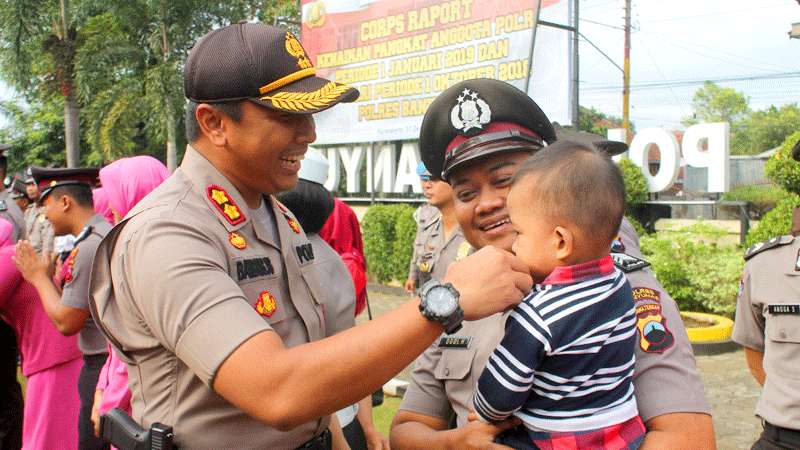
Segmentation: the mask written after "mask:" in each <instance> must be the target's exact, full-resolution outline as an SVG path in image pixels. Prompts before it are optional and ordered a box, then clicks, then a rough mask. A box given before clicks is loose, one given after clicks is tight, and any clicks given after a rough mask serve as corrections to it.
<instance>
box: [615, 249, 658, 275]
mask: <svg viewBox="0 0 800 450" xmlns="http://www.w3.org/2000/svg"><path fill="white" fill-rule="evenodd" d="M611 259H613V260H614V265H615V266H617V268H618V269H619V270H621V271H623V272H625V273H631V272H636V271H637V270H642V269H644V268H645V267H647V266H649V265H650V263H649V262H647V261H645V260H643V259H641V258H637V257H635V256H631V255H627V254H625V253H615V252H612V253H611Z"/></svg>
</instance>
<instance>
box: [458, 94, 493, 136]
mask: <svg viewBox="0 0 800 450" xmlns="http://www.w3.org/2000/svg"><path fill="white" fill-rule="evenodd" d="M491 121H492V110H491V108H489V105H488V104H487V103H486V102H485V101H483V99H482V98H480V97H479V96H478V93H477V92H475V91H471V90H469V89H467V88H464V90H463V91H461V95H459V96H458V99H457V103H456V105H455V106H453V109H451V110H450V123H452V124H453V127H454V128H455V129H456V130H458V131H459V132H461V133H462V134H465V135H467V136H472V135H475V134H477V133H478V132H480V131H481V130H482V129H483V126H484V125H486V124H487V123H489V122H491Z"/></svg>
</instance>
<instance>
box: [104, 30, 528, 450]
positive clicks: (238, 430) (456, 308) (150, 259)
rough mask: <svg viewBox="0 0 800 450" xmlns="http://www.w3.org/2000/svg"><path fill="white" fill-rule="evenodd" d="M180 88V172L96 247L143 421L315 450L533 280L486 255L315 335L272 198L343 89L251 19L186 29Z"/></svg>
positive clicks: (304, 268)
mask: <svg viewBox="0 0 800 450" xmlns="http://www.w3.org/2000/svg"><path fill="white" fill-rule="evenodd" d="M184 90H185V94H186V97H187V98H188V100H189V103H188V105H187V109H186V131H187V140H188V142H189V145H188V146H187V149H186V153H185V155H184V158H183V161H182V162H181V166H180V168H179V169H178V170H176V171H175V173H173V175H172V176H171V177H170V178H168V179H167V180H166V181H165V182H164V183H163V184H162V185H161V186H159V187H158V188H157V189H156V190H155V191H153V192H152V193H151V194H150V195H149V196H147V197H146V198H145V199H143V200H142V201H141V202H139V203H138V204H137V205H136V207H134V209H132V210H131V211H130V212H129V213H128V214H127V216H126V219H125V220H123V221H122V222H120V223H119V224H117V225H116V226H115V228H114V229H113V230H112V232H111V233H109V235H108V236H107V237H106V238H105V239H104V240H103V242H102V243H101V244H100V247H99V248H98V251H97V253H96V255H95V261H94V267H93V273H92V283H91V296H92V299H91V302H92V313H93V315H94V317H95V319H97V321H98V323H99V324H100V325H101V327H102V329H103V332H104V333H105V334H106V335H107V336H108V337H109V340H110V341H111V343H112V345H113V346H114V349H115V351H117V352H118V353H119V355H120V359H122V360H123V361H125V362H126V363H127V364H128V368H129V370H128V372H129V378H130V380H129V383H130V386H131V392H132V399H131V403H132V410H133V413H134V417H133V419H134V420H135V421H136V422H137V423H138V424H139V425H141V426H142V427H145V428H147V427H150V426H151V425H152V424H153V423H154V422H161V423H164V424H166V425H171V426H173V427H174V432H175V439H174V442H175V444H176V445H178V446H179V447H183V448H242V449H245V448H276V449H278V448H280V449H292V448H299V447H302V448H305V449H327V448H330V432H329V430H328V424H329V416H330V414H332V413H333V412H334V411H336V410H338V409H340V408H343V407H345V406H347V405H350V404H353V403H355V402H357V401H359V400H361V399H363V398H365V397H367V396H368V395H370V394H371V393H372V392H374V391H375V390H376V389H378V388H379V387H380V386H382V385H383V383H384V382H386V381H387V380H388V379H389V378H391V377H392V376H394V375H395V374H397V373H398V372H399V371H400V370H402V369H403V368H404V367H405V366H406V365H407V364H408V363H410V362H411V361H412V360H413V359H414V358H415V357H416V356H417V355H418V354H419V353H421V352H422V351H423V350H425V348H427V347H428V346H429V345H430V344H431V343H432V342H433V340H434V339H436V337H437V336H439V335H440V334H441V333H442V331H443V330H445V329H447V330H449V331H453V330H455V329H457V328H458V327H459V326H460V324H461V321H462V318H466V319H467V320H474V319H479V318H482V317H485V316H487V315H491V314H494V313H495V312H497V311H502V310H505V309H507V308H509V307H510V306H511V305H514V304H516V303H518V302H519V301H520V299H521V298H522V295H523V292H525V291H527V290H528V289H530V287H531V284H532V280H531V278H530V276H529V275H528V274H526V273H522V272H524V270H521V269H522V267H521V266H522V264H521V261H519V260H518V259H516V258H515V257H514V256H513V255H511V254H510V253H507V252H502V251H500V250H497V249H485V250H484V251H481V252H477V253H475V254H474V255H471V256H469V257H468V258H465V259H464V260H463V261H461V262H458V263H454V264H452V265H451V267H450V269H449V270H448V272H447V275H446V276H445V278H444V280H442V281H443V282H444V283H447V284H442V285H440V286H439V287H438V288H437V289H432V290H431V293H430V294H429V295H427V296H423V298H422V299H421V300H420V301H417V300H416V299H415V300H411V301H409V302H407V303H406V304H404V305H402V306H400V307H399V308H397V309H395V310H394V311H392V312H390V313H388V314H386V315H384V316H382V317H380V318H379V319H376V320H373V321H370V322H368V323H365V324H362V325H359V326H356V327H354V328H351V329H349V330H346V331H343V332H341V333H338V334H336V335H335V336H331V337H326V335H327V330H326V324H325V320H324V307H323V305H322V304H321V299H323V298H324V297H325V292H323V290H324V289H325V286H324V285H323V284H322V278H321V277H320V276H319V273H318V271H317V267H316V258H315V255H314V252H313V247H312V244H311V243H310V242H309V240H308V238H307V237H306V235H305V233H304V232H303V229H302V227H301V226H300V224H299V223H298V222H297V220H296V218H295V216H294V215H293V214H292V213H291V211H289V210H288V209H287V208H285V207H283V206H282V205H281V204H279V203H277V202H276V200H275V199H274V198H273V197H272V194H276V193H278V192H282V191H286V190H289V189H291V188H292V187H293V186H294V185H295V184H296V183H297V179H298V175H297V173H298V171H299V169H300V164H301V163H300V161H301V160H302V159H303V156H304V154H305V153H306V151H307V148H308V145H309V144H310V143H312V142H313V141H314V140H315V139H316V131H315V126H314V119H313V117H312V114H314V113H316V112H319V111H322V110H325V109H327V108H330V107H332V106H334V105H335V104H337V103H339V102H342V101H354V100H355V99H356V98H357V96H358V91H356V90H355V89H353V88H351V87H349V86H347V85H342V84H339V83H335V82H331V81H328V80H326V79H323V78H319V77H317V76H315V69H314V68H313V66H312V64H311V62H310V61H309V59H308V57H307V56H306V53H305V51H304V50H303V47H302V46H301V45H300V42H299V41H298V40H297V39H296V38H295V37H294V36H293V35H292V34H291V33H289V32H287V31H285V30H281V29H279V28H276V27H272V26H267V25H262V24H256V23H239V24H235V25H230V26H226V27H221V28H219V29H216V30H214V31H212V32H210V33H209V34H207V35H206V36H204V37H203V38H201V39H200V40H199V41H198V42H197V44H196V45H195V47H194V48H193V49H192V50H191V51H190V53H189V56H188V59H187V61H186V64H185V66H184ZM450 283H452V284H450Z"/></svg>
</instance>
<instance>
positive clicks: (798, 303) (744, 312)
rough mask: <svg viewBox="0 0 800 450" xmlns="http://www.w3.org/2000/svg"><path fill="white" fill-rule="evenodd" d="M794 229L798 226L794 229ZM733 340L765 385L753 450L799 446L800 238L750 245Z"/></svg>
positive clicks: (754, 374)
mask: <svg viewBox="0 0 800 450" xmlns="http://www.w3.org/2000/svg"><path fill="white" fill-rule="evenodd" d="M794 228H796V225H795V227H794ZM744 258H745V260H746V263H745V266H744V275H742V281H741V284H740V286H739V295H738V297H737V302H736V322H735V323H734V327H733V340H734V341H735V342H736V343H738V344H740V345H742V346H743V347H744V353H745V357H746V359H747V365H748V367H749V368H750V372H751V373H752V374H753V377H754V378H755V379H756V381H758V383H759V384H760V385H761V386H762V387H763V389H762V391H761V397H760V398H759V399H758V404H757V405H756V415H757V416H759V417H761V419H762V421H763V425H764V431H763V432H762V434H761V436H760V437H759V439H758V440H757V441H756V442H755V443H754V444H753V449H758V450H762V449H763V450H778V449H797V448H800V391H798V389H797V381H798V379H799V378H800V372H798V367H800V239H797V238H796V237H794V236H792V235H786V236H780V237H775V238H772V239H770V240H768V241H766V242H760V243H758V244H755V245H753V246H752V247H750V248H748V249H747V251H746V252H745V256H744Z"/></svg>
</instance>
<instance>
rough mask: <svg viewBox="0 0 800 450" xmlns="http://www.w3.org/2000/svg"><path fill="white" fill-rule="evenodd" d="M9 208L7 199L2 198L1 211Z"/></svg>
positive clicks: (0, 201)
mask: <svg viewBox="0 0 800 450" xmlns="http://www.w3.org/2000/svg"><path fill="white" fill-rule="evenodd" d="M7 209H8V205H6V201H5V200H0V211H5V210H7Z"/></svg>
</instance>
